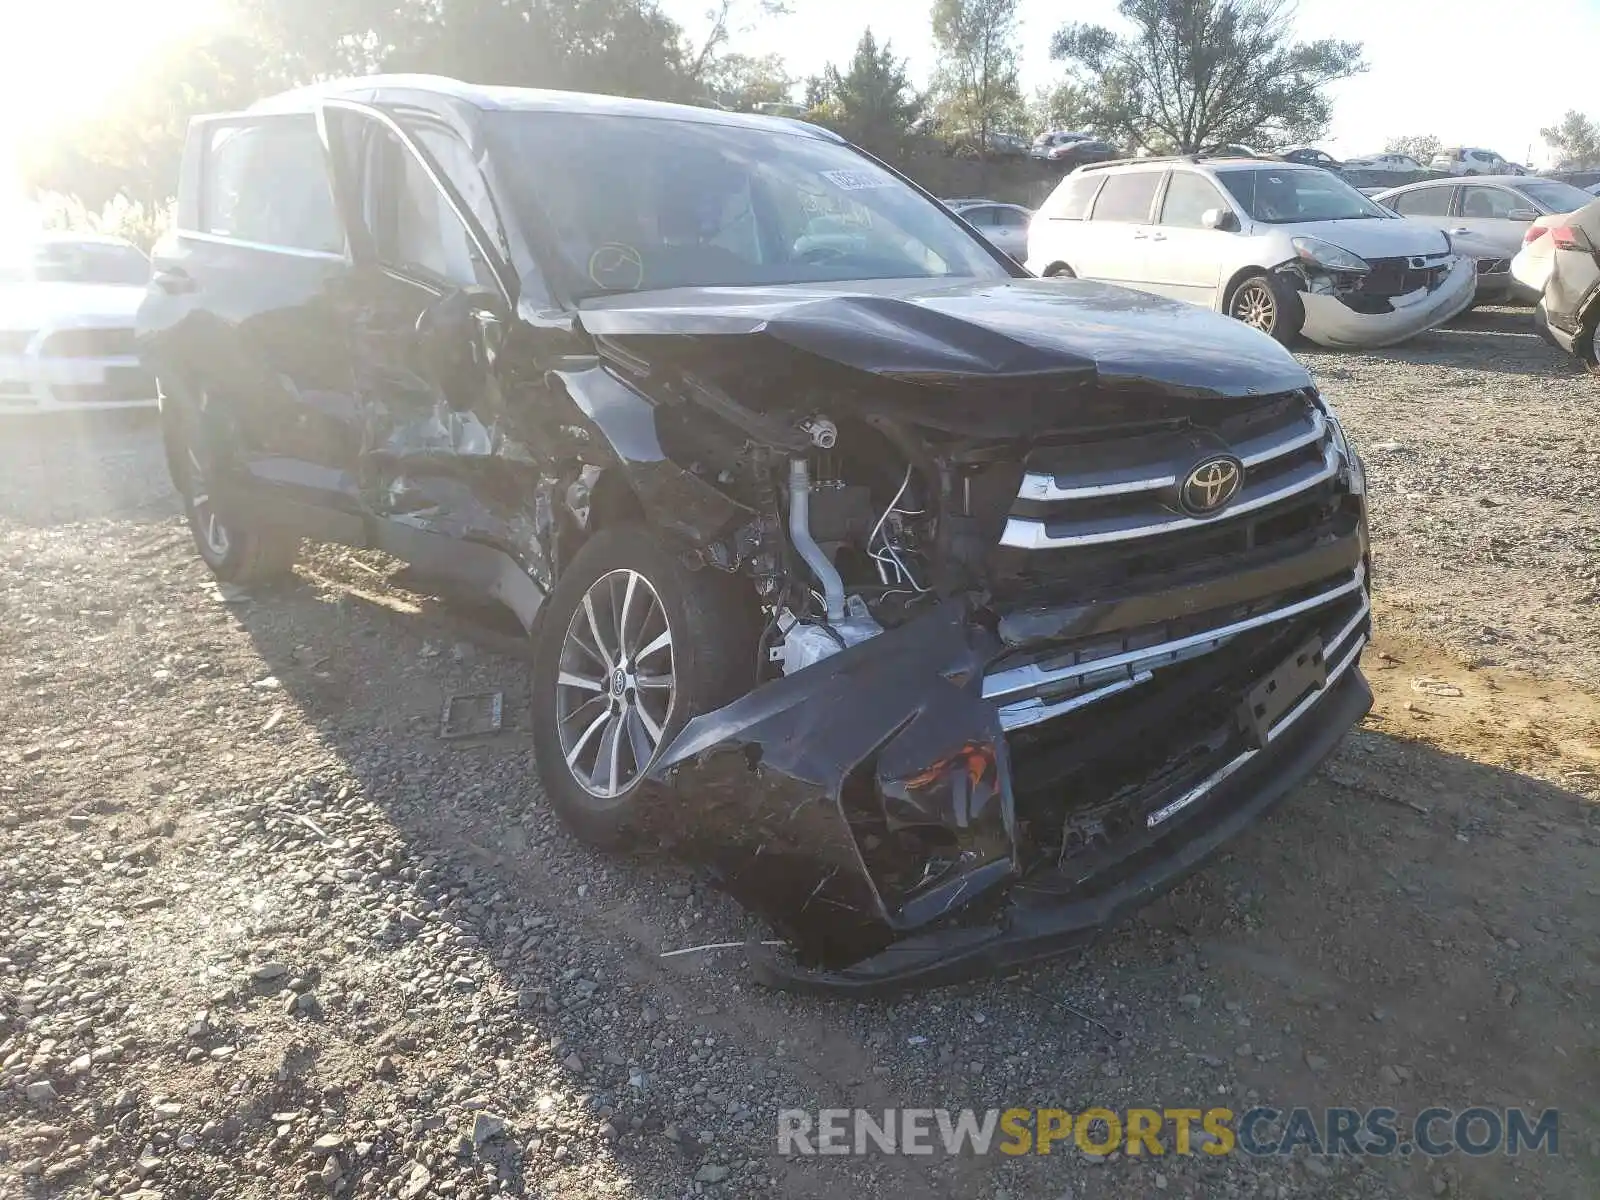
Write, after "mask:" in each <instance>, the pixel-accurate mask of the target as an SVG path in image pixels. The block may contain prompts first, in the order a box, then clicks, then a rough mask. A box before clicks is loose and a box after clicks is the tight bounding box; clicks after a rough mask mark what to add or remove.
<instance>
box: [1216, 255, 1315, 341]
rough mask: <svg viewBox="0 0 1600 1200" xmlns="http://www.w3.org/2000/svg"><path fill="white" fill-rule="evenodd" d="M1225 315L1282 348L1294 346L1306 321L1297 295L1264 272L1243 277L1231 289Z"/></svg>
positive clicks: (1280, 281)
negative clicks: (1283, 346) (1264, 335)
mask: <svg viewBox="0 0 1600 1200" xmlns="http://www.w3.org/2000/svg"><path fill="white" fill-rule="evenodd" d="M1227 313H1228V315H1229V316H1230V317H1232V318H1233V319H1234V320H1236V321H1242V322H1244V323H1245V324H1246V325H1248V326H1250V327H1251V328H1252V329H1259V330H1260V331H1261V332H1262V333H1264V334H1266V335H1267V336H1268V337H1270V338H1273V339H1274V340H1276V341H1277V342H1279V343H1280V344H1282V345H1285V346H1290V345H1293V344H1294V340H1295V339H1296V338H1297V337H1299V336H1300V327H1301V326H1302V325H1304V324H1305V321H1306V310H1305V305H1303V304H1302V303H1301V302H1300V294H1299V293H1298V292H1296V291H1295V290H1294V289H1293V288H1291V287H1290V286H1289V285H1288V284H1286V283H1284V282H1283V281H1282V280H1280V279H1278V278H1277V277H1275V276H1272V275H1268V274H1266V273H1265V272H1258V273H1256V274H1254V275H1246V276H1245V277H1244V278H1243V279H1241V280H1240V281H1239V282H1238V283H1237V284H1235V285H1234V288H1233V291H1232V292H1230V293H1229V294H1228V308H1227Z"/></svg>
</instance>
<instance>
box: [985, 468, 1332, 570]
mask: <svg viewBox="0 0 1600 1200" xmlns="http://www.w3.org/2000/svg"><path fill="white" fill-rule="evenodd" d="M1303 444H1304V443H1302V445H1303ZM1338 473H1339V452H1338V451H1337V450H1336V449H1334V447H1333V445H1332V443H1328V444H1327V445H1325V446H1324V447H1323V450H1322V461H1320V462H1314V463H1307V464H1305V465H1304V466H1302V467H1299V468H1296V469H1295V470H1294V471H1291V472H1289V473H1288V474H1287V475H1283V476H1279V477H1277V478H1274V479H1271V480H1269V481H1267V483H1265V484H1256V485H1254V486H1251V485H1248V484H1247V485H1246V486H1245V489H1244V490H1243V491H1242V492H1241V493H1240V498H1239V499H1238V500H1236V501H1234V502H1233V503H1232V504H1230V505H1228V507H1227V508H1225V509H1223V511H1222V512H1220V513H1218V514H1217V515H1216V516H1214V517H1185V516H1179V515H1177V514H1173V515H1172V516H1171V517H1170V518H1168V519H1165V520H1158V521H1149V520H1145V519H1143V518H1141V517H1140V516H1139V515H1137V514H1130V515H1129V516H1127V517H1125V518H1123V519H1124V520H1126V521H1128V522H1129V524H1126V525H1123V526H1120V527H1113V528H1110V529H1100V530H1091V531H1089V532H1085V533H1076V534H1063V535H1061V536H1059V537H1057V536H1054V535H1052V534H1051V533H1050V530H1049V526H1048V525H1047V523H1046V522H1044V521H1040V520H1037V519H1035V518H1032V517H1007V518H1006V527H1005V531H1004V532H1003V533H1002V534H1001V535H1000V544H1001V545H1002V546H1011V547H1013V548H1015V549H1019V550H1051V549H1056V548H1059V547H1063V546H1095V545H1103V544H1105V543H1107V542H1125V541H1131V540H1133V539H1134V538H1144V537H1153V536H1155V535H1157V534H1162V533H1174V532H1177V531H1179V530H1184V529H1199V528H1200V527H1202V526H1205V525H1220V524H1224V523H1226V521H1227V520H1228V518H1230V517H1237V516H1240V515H1242V514H1244V513H1247V512H1254V511H1255V510H1256V509H1258V508H1266V507H1267V506H1268V505H1270V504H1276V503H1278V502H1279V501H1280V500H1287V499H1288V498H1289V497H1290V496H1293V495H1295V494H1297V493H1299V492H1303V491H1306V490H1307V489H1308V488H1313V487H1316V486H1317V485H1318V484H1320V483H1325V482H1327V481H1328V480H1330V479H1332V478H1333V477H1334V476H1335V475H1337V474H1338ZM1022 498H1023V499H1030V500H1031V499H1034V497H1032V496H1024V497H1022Z"/></svg>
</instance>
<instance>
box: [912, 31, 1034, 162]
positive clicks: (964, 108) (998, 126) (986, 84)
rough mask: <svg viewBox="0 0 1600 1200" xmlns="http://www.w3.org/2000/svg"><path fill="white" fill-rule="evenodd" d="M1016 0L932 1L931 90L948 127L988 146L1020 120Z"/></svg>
mask: <svg viewBox="0 0 1600 1200" xmlns="http://www.w3.org/2000/svg"><path fill="white" fill-rule="evenodd" d="M1017 5H1018V0H934V4H933V45H934V50H935V52H936V54H937V56H938V59H937V64H936V66H935V69H934V78H933V95H934V98H935V104H936V106H937V112H938V116H939V118H940V121H941V123H942V124H943V126H944V128H945V129H946V131H947V132H949V133H953V134H954V135H955V136H957V137H960V138H962V139H965V140H969V141H971V142H972V143H973V144H975V145H976V146H978V147H979V148H982V149H987V148H988V147H989V144H990V142H989V135H990V134H991V133H994V132H997V131H999V132H1013V131H1016V130H1019V129H1020V128H1021V127H1022V124H1023V110H1024V105H1023V102H1022V91H1021V89H1020V88H1019V86H1018V83H1017V73H1018V58H1019V56H1020V52H1019V47H1018V23H1017Z"/></svg>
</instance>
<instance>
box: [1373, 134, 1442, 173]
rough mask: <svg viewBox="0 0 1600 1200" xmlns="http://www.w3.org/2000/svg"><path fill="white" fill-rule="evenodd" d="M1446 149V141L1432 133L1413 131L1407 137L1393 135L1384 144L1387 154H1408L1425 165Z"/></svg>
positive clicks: (1384, 150)
mask: <svg viewBox="0 0 1600 1200" xmlns="http://www.w3.org/2000/svg"><path fill="white" fill-rule="evenodd" d="M1443 149H1444V143H1443V142H1441V141H1440V140H1439V139H1438V138H1437V137H1435V136H1434V135H1433V134H1431V133H1412V134H1407V135H1406V136H1405V137H1392V138H1390V139H1389V140H1388V141H1387V142H1385V143H1384V144H1383V152H1384V153H1385V154H1408V155H1410V156H1411V157H1412V158H1414V159H1416V160H1417V161H1418V162H1419V163H1421V164H1422V165H1423V166H1427V165H1428V164H1429V163H1430V162H1432V161H1433V156H1434V155H1435V154H1437V153H1439V151H1441V150H1443Z"/></svg>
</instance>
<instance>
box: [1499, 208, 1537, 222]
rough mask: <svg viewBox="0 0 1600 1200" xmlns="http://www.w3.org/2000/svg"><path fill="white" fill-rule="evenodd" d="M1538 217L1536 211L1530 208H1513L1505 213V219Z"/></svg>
mask: <svg viewBox="0 0 1600 1200" xmlns="http://www.w3.org/2000/svg"><path fill="white" fill-rule="evenodd" d="M1538 219H1539V213H1538V211H1537V210H1536V209H1532V208H1513V209H1512V210H1511V211H1510V212H1508V213H1507V214H1506V220H1508V221H1537V220H1538Z"/></svg>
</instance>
